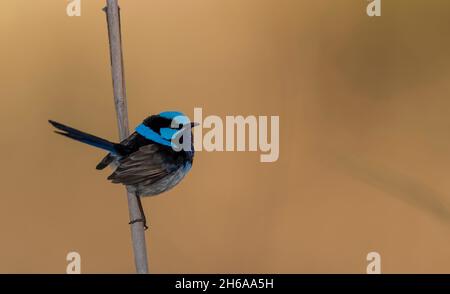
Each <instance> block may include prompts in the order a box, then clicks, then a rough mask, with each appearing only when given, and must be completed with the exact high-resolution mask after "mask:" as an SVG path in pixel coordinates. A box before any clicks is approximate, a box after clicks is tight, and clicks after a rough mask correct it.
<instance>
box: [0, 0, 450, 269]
mask: <svg viewBox="0 0 450 294" xmlns="http://www.w3.org/2000/svg"><path fill="white" fill-rule="evenodd" d="M120 2H121V6H122V30H123V42H124V50H125V56H124V58H125V68H126V79H127V89H128V99H129V116H130V121H131V125H136V124H138V123H139V122H140V121H141V120H142V119H143V118H144V117H146V116H147V115H149V114H151V113H157V112H160V111H162V110H167V109H178V110H182V111H184V112H186V113H188V114H190V115H191V114H192V110H193V108H194V107H202V108H203V112H204V115H208V114H216V115H220V116H225V115H238V114H241V115H250V114H253V115H279V116H280V124H281V141H280V144H281V153H280V159H279V161H278V162H276V163H272V164H264V163H260V162H259V155H258V154H257V153H248V152H241V153H237V152H234V153H232V152H222V153H220V152H216V153H206V152H201V153H198V154H197V155H196V161H195V163H194V167H193V170H192V172H191V173H190V174H189V175H188V177H187V178H186V179H185V180H184V181H183V182H182V183H181V185H179V186H178V187H176V188H175V189H174V190H172V191H170V192H169V193H167V194H165V195H163V196H159V197H156V198H150V199H145V200H144V206H145V210H146V212H147V215H148V217H149V218H150V222H151V229H150V230H149V231H148V232H147V242H148V250H149V255H150V268H151V271H152V272H155V273H181V272H187V273H216V272H220V273H247V272H254V273H265V272H272V273H364V272H365V268H366V264H367V262H366V260H365V258H366V254H367V253H368V252H370V251H377V252H379V253H380V254H381V257H382V271H383V272H385V273H400V272H401V273H413V272H414V273H429V272H433V273H449V272H450V230H449V229H450V217H449V216H450V209H449V205H448V203H449V202H450V199H449V195H450V181H449V180H448V179H449V176H450V174H449V172H450V157H449V156H450V137H449V128H450V116H449V113H450V100H449V99H448V98H449V91H450V84H449V81H450V70H449V65H450V58H449V57H450V56H449V52H450V42H449V36H450V25H449V19H450V2H449V1H447V0H441V1H439V0H433V1H431V0H429V1H419V0H417V1H414V0H396V1H382V2H383V4H382V16H381V17H378V18H369V17H368V16H367V15H366V13H365V9H366V5H367V3H368V2H367V1H363V0H346V1H335V0H319V1H318V0H303V1H302V0H217V1H208V0H189V1H184V0H152V1H131V0H128V1H124V0H122V1H120ZM67 3H68V2H67V1H63V0H39V1H29V0H1V1H0V4H1V7H2V9H1V10H0V64H1V70H0V96H1V101H2V103H1V110H0V123H1V131H0V132H1V139H0V144H1V145H0V146H1V149H0V150H1V156H2V159H1V162H2V165H1V169H0V178H1V184H2V186H1V191H2V192H1V197H0V201H1V202H0V233H1V242H0V272H2V273H48V272H50V273H64V272H65V267H66V260H65V257H66V254H67V253H68V252H69V251H78V252H79V253H80V254H81V257H82V260H81V262H82V272H84V273H104V272H106V273H129V272H133V271H134V266H133V263H132V256H131V246H130V232H129V227H128V224H127V222H128V210H127V207H126V203H127V202H126V197H125V192H124V189H123V187H121V186H117V185H112V184H110V183H109V182H108V181H106V179H105V178H106V177H107V175H108V174H109V171H102V172H99V171H96V170H95V168H94V167H95V165H96V163H97V161H98V160H99V159H100V158H101V157H102V156H103V152H102V151H99V150H95V149H93V148H89V147H87V146H83V145H82V144H79V143H76V142H70V141H69V140H65V139H64V138H62V137H59V136H56V135H54V134H53V133H52V130H51V127H50V126H49V125H48V124H47V119H49V118H52V119H55V120H59V121H62V122H65V123H67V124H71V125H73V126H75V127H78V128H80V129H83V130H86V131H91V132H93V133H95V134H97V135H100V136H104V137H107V138H111V139H112V138H117V128H116V122H115V114H114V108H113V102H112V87H111V77H110V68H109V56H108V43H107V31H106V23H105V16H104V13H103V12H102V11H101V9H102V7H103V6H104V1H89V0H82V1H81V5H82V15H81V16H80V17H68V16H67V15H66V12H65V10H66V5H67Z"/></svg>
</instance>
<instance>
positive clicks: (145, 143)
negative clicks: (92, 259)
mask: <svg viewBox="0 0 450 294" xmlns="http://www.w3.org/2000/svg"><path fill="white" fill-rule="evenodd" d="M49 122H50V123H51V124H52V125H53V126H54V127H55V128H57V129H58V131H55V132H56V133H58V134H60V135H63V136H66V137H68V138H71V139H74V140H77V141H80V142H82V143H85V144H88V145H91V146H94V147H97V148H101V149H104V150H106V151H108V152H109V153H108V154H107V155H106V156H105V157H104V158H103V159H102V161H100V163H99V164H97V167H96V168H97V169H98V170H102V169H104V168H105V167H107V166H110V165H111V166H112V167H113V168H114V169H115V170H114V172H113V173H112V174H111V175H110V176H109V177H108V180H111V181H112V182H113V183H121V184H123V185H126V186H127V187H128V189H129V190H130V191H131V192H134V193H135V194H136V196H137V199H138V204H139V209H140V212H141V217H142V218H141V219H136V220H132V221H131V222H130V224H132V223H135V222H143V224H144V227H145V228H146V229H147V224H146V218H145V214H144V211H143V209H142V203H141V197H143V196H153V195H158V194H161V193H163V192H165V191H167V190H169V189H171V188H173V187H174V186H175V185H177V184H178V183H179V182H180V181H181V180H182V179H183V178H184V176H185V175H186V174H187V173H188V172H189V170H190V169H191V167H192V163H193V160H194V152H195V151H194V146H193V135H192V131H191V129H192V128H193V127H194V126H196V125H197V123H194V122H192V123H191V122H190V121H189V119H188V118H187V117H186V116H185V115H184V114H183V113H181V112H176V111H167V112H161V113H160V114H158V115H151V116H149V117H148V118H146V119H145V120H144V121H143V122H142V123H141V124H140V125H138V126H137V127H136V129H135V131H134V132H133V133H132V134H131V135H130V136H129V137H128V138H126V139H125V140H123V141H122V142H120V143H113V142H111V141H108V140H105V139H102V138H99V137H97V136H94V135H91V134H88V133H85V132H82V131H79V130H76V129H74V128H71V127H68V126H66V125H63V124H61V123H58V122H55V121H52V120H49ZM186 138H188V139H189V140H190V144H183V139H186ZM174 139H177V140H174ZM174 142H178V143H179V144H183V146H186V145H188V146H189V147H190V148H180V146H177V147H178V148H174V147H175V146H174ZM180 149H181V150H180Z"/></svg>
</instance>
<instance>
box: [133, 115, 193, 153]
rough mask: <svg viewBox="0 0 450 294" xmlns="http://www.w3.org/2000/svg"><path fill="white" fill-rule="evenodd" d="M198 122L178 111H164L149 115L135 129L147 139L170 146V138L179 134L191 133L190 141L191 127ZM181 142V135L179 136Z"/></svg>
mask: <svg viewBox="0 0 450 294" xmlns="http://www.w3.org/2000/svg"><path fill="white" fill-rule="evenodd" d="M197 125H198V123H195V122H191V121H190V119H189V118H188V117H187V116H186V115H184V114H183V113H181V112H178V111H165V112H161V113H159V114H157V115H152V116H149V117H148V118H147V119H145V120H144V122H143V123H142V124H141V125H139V126H138V127H137V128H136V131H137V132H138V133H139V134H141V135H143V136H144V137H146V138H147V139H149V140H152V141H155V142H157V143H160V144H163V145H167V146H172V144H171V141H172V139H174V138H176V137H177V136H179V135H181V134H186V132H188V134H190V135H191V143H192V141H193V136H192V131H191V129H192V128H193V127H195V126H197ZM180 143H183V137H181V138H180Z"/></svg>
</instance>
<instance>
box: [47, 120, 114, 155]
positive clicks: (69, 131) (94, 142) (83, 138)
mask: <svg viewBox="0 0 450 294" xmlns="http://www.w3.org/2000/svg"><path fill="white" fill-rule="evenodd" d="M48 122H49V123H51V124H52V125H53V126H54V127H55V128H57V129H58V130H61V131H55V133H57V134H60V135H63V136H66V137H68V138H71V139H74V140H77V141H79V142H82V143H85V144H88V145H91V146H94V147H97V148H101V149H104V150H107V151H109V152H112V153H117V151H118V150H117V147H118V145H120V144H116V143H113V142H110V141H108V140H105V139H102V138H99V137H97V136H94V135H91V134H88V133H85V132H82V131H79V130H76V129H74V128H71V127H68V126H65V125H63V124H60V123H58V122H56V121H53V120H49V121H48Z"/></svg>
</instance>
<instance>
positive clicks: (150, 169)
mask: <svg viewBox="0 0 450 294" xmlns="http://www.w3.org/2000/svg"><path fill="white" fill-rule="evenodd" d="M166 153H167V151H165V150H163V149H162V148H161V146H158V145H157V144H148V145H145V146H143V147H141V148H139V150H138V151H136V152H134V153H132V154H130V155H129V156H127V157H125V158H124V159H122V160H121V161H120V162H119V166H118V167H117V169H116V170H115V171H114V173H113V174H111V175H110V176H109V177H108V180H111V181H112V182H113V183H122V184H125V185H136V184H138V183H141V182H144V181H145V182H146V184H152V183H155V182H157V181H158V180H160V179H162V178H164V177H166V176H167V175H169V174H170V173H172V172H174V171H176V169H177V166H176V164H175V162H170V159H169V158H170V156H167V154H166ZM168 160H169V162H168Z"/></svg>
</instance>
